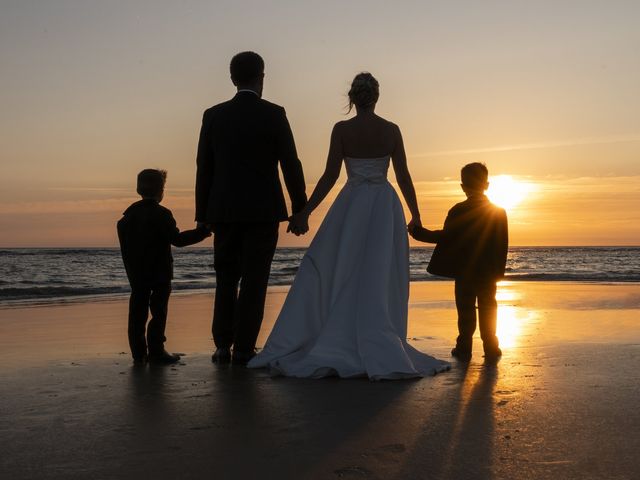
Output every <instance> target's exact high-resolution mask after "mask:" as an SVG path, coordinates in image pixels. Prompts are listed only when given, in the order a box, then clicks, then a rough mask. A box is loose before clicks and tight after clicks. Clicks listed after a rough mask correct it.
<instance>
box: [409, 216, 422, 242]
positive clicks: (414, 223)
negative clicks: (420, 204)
mask: <svg viewBox="0 0 640 480" xmlns="http://www.w3.org/2000/svg"><path fill="white" fill-rule="evenodd" d="M420 228H422V221H421V220H420V217H412V218H411V221H410V222H409V224H408V225H407V231H408V232H409V235H411V236H412V237H414V235H415V232H416V230H417V229H420ZM414 238H415V237H414Z"/></svg>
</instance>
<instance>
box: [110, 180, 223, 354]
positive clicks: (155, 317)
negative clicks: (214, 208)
mask: <svg viewBox="0 0 640 480" xmlns="http://www.w3.org/2000/svg"><path fill="white" fill-rule="evenodd" d="M166 178H167V172H166V171H164V170H152V169H147V170H143V171H141V172H140V173H139V174H138V182H137V192H138V193H139V194H140V196H141V197H142V200H140V201H138V202H135V203H133V204H132V205H131V206H130V207H129V208H127V209H126V210H125V212H124V214H123V217H122V219H120V220H119V221H118V239H119V240H120V250H121V252H122V260H123V261H124V267H125V269H126V271H127V277H128V279H129V284H130V285H131V297H130V299H129V346H130V347H131V354H132V355H133V361H134V362H135V363H139V364H143V363H145V362H146V361H147V360H148V361H149V362H152V363H164V364H168V363H175V362H177V361H178V360H179V359H180V356H179V355H172V354H170V353H168V352H167V351H166V350H165V349H164V342H165V340H166V338H165V336H164V330H165V325H166V322H167V307H168V303H169V295H170V294H171V279H172V278H173V257H172V256H171V245H175V246H176V247H185V246H187V245H192V244H194V243H198V242H200V241H202V240H203V239H205V238H206V237H209V236H211V233H210V232H209V231H208V230H205V229H194V230H187V231H184V232H180V230H178V228H177V227H176V221H175V220H174V218H173V215H172V214H171V210H169V209H167V208H165V207H163V206H161V205H160V202H161V201H162V198H163V196H164V185H165V182H166ZM149 310H151V321H150V322H149V325H148V327H147V328H146V338H145V327H146V323H147V316H148V312H149Z"/></svg>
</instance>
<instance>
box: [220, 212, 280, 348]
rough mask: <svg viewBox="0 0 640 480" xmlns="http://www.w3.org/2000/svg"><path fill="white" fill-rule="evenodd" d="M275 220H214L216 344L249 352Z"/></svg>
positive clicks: (264, 289)
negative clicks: (239, 221) (215, 221)
mask: <svg viewBox="0 0 640 480" xmlns="http://www.w3.org/2000/svg"><path fill="white" fill-rule="evenodd" d="M278 226H279V223H278V222H251V223H249V222H247V223H216V224H215V225H214V240H213V252H214V253H213V254H214V261H213V266H214V268H215V271H216V294H215V303H214V307H213V324H212V328H211V330H212V334H213V340H214V342H215V344H216V347H218V348H230V347H231V346H233V349H234V351H235V352H236V353H238V352H241V353H250V352H253V350H254V348H255V345H256V340H257V338H258V333H259V332H260V325H261V324H262V317H263V315H264V302H265V298H266V295H267V284H268V282H269V273H270V270H271V261H272V260H273V254H274V252H275V249H276V244H277V243H278Z"/></svg>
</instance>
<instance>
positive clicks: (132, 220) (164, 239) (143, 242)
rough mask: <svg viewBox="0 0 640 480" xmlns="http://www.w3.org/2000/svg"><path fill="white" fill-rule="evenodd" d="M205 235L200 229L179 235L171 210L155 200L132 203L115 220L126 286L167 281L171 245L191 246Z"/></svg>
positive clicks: (171, 259)
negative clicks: (116, 221)
mask: <svg viewBox="0 0 640 480" xmlns="http://www.w3.org/2000/svg"><path fill="white" fill-rule="evenodd" d="M208 235H209V234H208V232H207V231H206V230H201V229H194V230H185V231H184V232H180V230H178V227H176V221H175V219H174V218H173V215H172V214H171V210H169V209H168V208H165V207H163V206H162V205H160V204H159V203H158V202H157V201H155V200H151V199H143V200H140V201H138V202H135V203H133V204H132V205H131V206H129V208H127V209H126V210H125V212H124V214H123V217H122V218H121V219H120V220H119V221H118V239H119V240H120V251H121V252H122V260H123V261H124V266H125V269H126V271H127V277H128V278H129V283H131V285H132V286H148V287H151V286H153V285H155V284H158V283H167V282H171V279H172V278H173V257H172V255H171V245H175V246H176V247H184V246H187V245H192V244H194V243H198V242H200V241H202V240H203V239H204V238H206V237H207V236H208Z"/></svg>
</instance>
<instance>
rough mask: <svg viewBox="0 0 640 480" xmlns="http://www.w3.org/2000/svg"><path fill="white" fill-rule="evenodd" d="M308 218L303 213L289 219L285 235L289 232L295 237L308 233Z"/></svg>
mask: <svg viewBox="0 0 640 480" xmlns="http://www.w3.org/2000/svg"><path fill="white" fill-rule="evenodd" d="M308 219H309V217H308V216H307V215H305V214H303V213H297V214H295V215H292V216H291V217H289V225H288V226H287V233H289V232H291V233H293V234H294V235H295V236H297V237H298V236H300V235H304V234H305V233H307V232H308V231H309V222H308Z"/></svg>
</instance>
